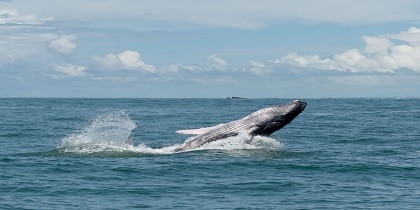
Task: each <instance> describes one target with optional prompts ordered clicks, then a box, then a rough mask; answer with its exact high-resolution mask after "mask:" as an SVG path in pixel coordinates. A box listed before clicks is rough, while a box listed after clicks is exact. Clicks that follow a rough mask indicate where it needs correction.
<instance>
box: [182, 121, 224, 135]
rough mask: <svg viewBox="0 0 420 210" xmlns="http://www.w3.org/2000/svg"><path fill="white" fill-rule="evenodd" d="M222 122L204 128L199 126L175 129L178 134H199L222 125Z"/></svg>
mask: <svg viewBox="0 0 420 210" xmlns="http://www.w3.org/2000/svg"><path fill="white" fill-rule="evenodd" d="M223 125H224V124H219V125H216V126H212V127H206V128H199V129H191V130H178V131H176V132H177V133H180V134H190V135H200V134H203V133H207V132H208V131H210V130H213V129H216V128H219V127H222V126H223Z"/></svg>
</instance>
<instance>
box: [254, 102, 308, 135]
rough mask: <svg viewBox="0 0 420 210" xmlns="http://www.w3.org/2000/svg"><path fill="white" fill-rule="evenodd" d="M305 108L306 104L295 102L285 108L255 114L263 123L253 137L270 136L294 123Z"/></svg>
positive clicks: (273, 108)
mask: <svg viewBox="0 0 420 210" xmlns="http://www.w3.org/2000/svg"><path fill="white" fill-rule="evenodd" d="M305 108H306V102H304V101H300V100H295V101H292V102H290V103H289V104H286V105H283V106H275V107H269V108H266V109H263V110H261V112H260V113H255V114H257V115H259V116H258V118H259V119H260V120H261V121H260V122H259V123H258V124H257V125H256V128H255V129H253V131H252V132H251V135H262V136H269V135H271V134H272V133H274V132H276V131H277V130H279V129H281V128H283V127H284V126H285V125H287V124H289V123H290V122H292V120H293V119H295V118H296V117H297V116H298V115H299V114H300V113H302V111H303V110H304V109H305ZM256 117H257V116H256Z"/></svg>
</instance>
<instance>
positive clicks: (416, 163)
mask: <svg viewBox="0 0 420 210" xmlns="http://www.w3.org/2000/svg"><path fill="white" fill-rule="evenodd" d="M291 100H294V99H240V100H228V99H0V209H140V208H149V209H419V207H420V131H419V130H420V123H419V121H420V99H362V98H360V99H357V98H356V99H302V100H305V101H306V102H307V103H308V105H307V107H306V109H305V111H303V113H302V114H301V115H299V116H298V117H297V118H296V119H295V120H294V121H293V122H292V123H291V124H289V125H287V126H286V127H284V128H283V129H281V130H279V131H277V132H275V133H274V134H273V135H272V136H270V137H256V138H255V139H254V141H253V142H252V143H251V144H247V143H246V140H247V138H248V137H247V136H246V135H245V134H240V135H239V136H237V137H231V138H228V139H224V140H220V141H216V142H213V143H210V144H207V145H203V146H202V147H200V148H198V149H196V150H193V151H187V152H180V153H175V152H173V149H174V148H175V147H176V146H178V145H180V144H181V143H183V142H184V141H185V140H186V139H188V138H189V136H186V135H181V134H177V133H175V131H177V130H181V129H193V128H200V127H207V126H213V125H216V124H219V123H225V122H229V121H232V120H236V119H239V118H242V117H244V116H246V115H248V114H250V113H251V112H253V111H256V110H258V109H261V108H264V107H267V106H273V105H280V104H286V103H288V102H290V101H291ZM130 133H132V140H133V143H134V146H131V145H129V144H127V139H128V137H129V135H130Z"/></svg>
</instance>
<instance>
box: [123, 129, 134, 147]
mask: <svg viewBox="0 0 420 210" xmlns="http://www.w3.org/2000/svg"><path fill="white" fill-rule="evenodd" d="M124 143H126V144H129V145H133V132H131V133H130V135H129V136H128V138H127V141H125V142H124Z"/></svg>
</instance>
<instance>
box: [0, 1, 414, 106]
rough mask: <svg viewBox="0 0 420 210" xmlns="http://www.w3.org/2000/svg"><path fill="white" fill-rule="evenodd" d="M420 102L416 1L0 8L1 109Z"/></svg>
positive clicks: (23, 4) (9, 4)
mask: <svg viewBox="0 0 420 210" xmlns="http://www.w3.org/2000/svg"><path fill="white" fill-rule="evenodd" d="M226 96H241V97H248V98H330V97H331V98H338V97H339V98H341V97H345V98H347V97H398V98H400V97H401V98H405V97H420V1H415V0H401V1H393V0H392V1H391V0H371V1H365V0H351V1H350V0H340V1H336V0H311V1H308V0H260V1H250V0H213V1H204V0H171V1H168V0H121V1H112V0H89V1H86V0H60V1H55V0H34V1H27V0H26V1H25V0H0V97H2V98H4V97H18V98H19V97H59V98H62V97H94V98H219V97H226Z"/></svg>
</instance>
